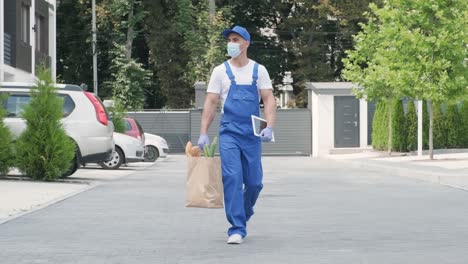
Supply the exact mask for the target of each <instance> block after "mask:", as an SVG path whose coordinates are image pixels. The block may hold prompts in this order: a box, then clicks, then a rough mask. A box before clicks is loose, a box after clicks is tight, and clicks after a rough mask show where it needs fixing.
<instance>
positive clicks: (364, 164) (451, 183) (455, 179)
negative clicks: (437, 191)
mask: <svg viewBox="0 0 468 264" xmlns="http://www.w3.org/2000/svg"><path fill="white" fill-rule="evenodd" d="M341 162H343V163H346V164H348V165H351V167H353V168H359V169H368V170H373V171H374V170H377V171H378V172H380V173H382V174H385V175H388V176H398V177H405V178H411V179H416V180H420V181H424V182H430V183H436V184H440V185H444V186H448V187H451V188H456V189H461V190H464V191H468V175H467V174H466V172H465V173H462V172H454V173H446V172H438V171H428V170H427V169H426V170H424V169H422V168H407V167H402V166H398V164H392V165H390V164H382V163H381V164H376V163H375V162H371V161H368V160H367V161H366V160H341Z"/></svg>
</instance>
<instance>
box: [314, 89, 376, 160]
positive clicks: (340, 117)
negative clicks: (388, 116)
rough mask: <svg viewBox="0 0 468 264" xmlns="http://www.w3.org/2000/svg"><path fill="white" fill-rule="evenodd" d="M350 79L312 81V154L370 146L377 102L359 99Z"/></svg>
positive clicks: (352, 150) (343, 151)
mask: <svg viewBox="0 0 468 264" xmlns="http://www.w3.org/2000/svg"><path fill="white" fill-rule="evenodd" d="M353 86H354V85H353V84H352V83H349V82H311V83H307V88H308V90H309V107H310V109H311V111H312V131H313V132H312V145H313V148H312V156H314V157H321V156H326V155H329V154H332V153H347V152H356V151H362V150H368V149H370V148H371V147H370V145H371V135H372V119H373V116H374V112H375V104H373V103H368V102H367V101H366V100H365V99H357V98H356V96H354V95H353V94H352V88H353Z"/></svg>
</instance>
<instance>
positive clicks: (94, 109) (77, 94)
mask: <svg viewBox="0 0 468 264" xmlns="http://www.w3.org/2000/svg"><path fill="white" fill-rule="evenodd" d="M34 86H35V84H34V83H6V82H5V83H0V95H5V94H6V95H7V98H6V101H5V103H4V107H5V109H6V111H7V116H6V117H5V124H6V126H7V127H8V128H9V129H10V130H11V132H12V134H13V136H14V137H15V138H16V137H18V136H19V135H20V134H21V133H22V132H23V131H24V129H25V128H26V122H25V120H24V119H23V118H21V113H22V111H23V107H24V106H25V105H27V104H28V103H29V102H30V100H31V89H32V88H33V87H34ZM56 88H57V95H58V96H60V97H61V98H63V118H62V124H63V127H64V129H65V132H66V133H67V135H68V136H69V137H70V138H71V139H72V140H73V141H74V142H75V145H76V152H75V157H74V159H73V161H72V163H73V164H72V166H71V168H70V170H69V171H68V172H66V173H65V175H63V176H64V177H66V176H69V175H72V174H73V173H74V172H75V171H76V170H77V169H78V168H79V167H80V165H81V164H85V163H88V162H89V163H98V162H101V161H106V160H109V159H110V158H111V157H112V153H113V150H114V138H113V131H114V125H113V124H112V121H111V120H109V117H108V116H109V115H108V113H107V111H106V108H105V107H104V105H103V104H102V102H101V100H99V98H98V97H97V96H95V95H94V94H93V93H90V92H86V91H83V90H82V89H81V88H80V87H79V86H76V85H69V84H57V85H56Z"/></svg>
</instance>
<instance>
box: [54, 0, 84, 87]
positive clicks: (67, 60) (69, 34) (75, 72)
mask: <svg viewBox="0 0 468 264" xmlns="http://www.w3.org/2000/svg"><path fill="white" fill-rule="evenodd" d="M92 56H93V52H92V46H91V11H90V5H89V3H87V2H85V1H83V0H61V1H58V3H57V77H58V79H59V80H61V81H62V82H65V83H70V84H81V83H87V84H91V83H93V68H92V67H93V66H92V58H93V57H92Z"/></svg>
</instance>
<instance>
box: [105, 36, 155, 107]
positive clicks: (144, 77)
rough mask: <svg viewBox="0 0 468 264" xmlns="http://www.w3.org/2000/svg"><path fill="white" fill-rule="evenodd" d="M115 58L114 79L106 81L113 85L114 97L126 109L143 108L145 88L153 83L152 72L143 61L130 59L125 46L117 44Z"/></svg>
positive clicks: (107, 84) (114, 52) (113, 66)
mask: <svg viewBox="0 0 468 264" xmlns="http://www.w3.org/2000/svg"><path fill="white" fill-rule="evenodd" d="M113 54H114V56H115V59H114V61H113V65H112V68H113V69H114V71H115V72H114V73H112V77H113V78H112V80H111V81H108V82H106V83H105V85H106V86H111V87H112V90H113V97H114V99H115V100H117V101H118V102H119V103H120V104H121V105H122V107H123V108H124V109H126V110H141V109H143V105H144V100H145V97H144V94H143V90H144V88H145V87H147V86H149V85H151V83H150V82H151V72H149V71H148V70H145V69H144V68H143V65H142V64H141V63H138V62H136V61H135V60H133V59H131V58H130V59H128V58H127V57H126V56H127V53H126V49H125V47H124V46H121V45H118V44H115V50H114V51H113Z"/></svg>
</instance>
